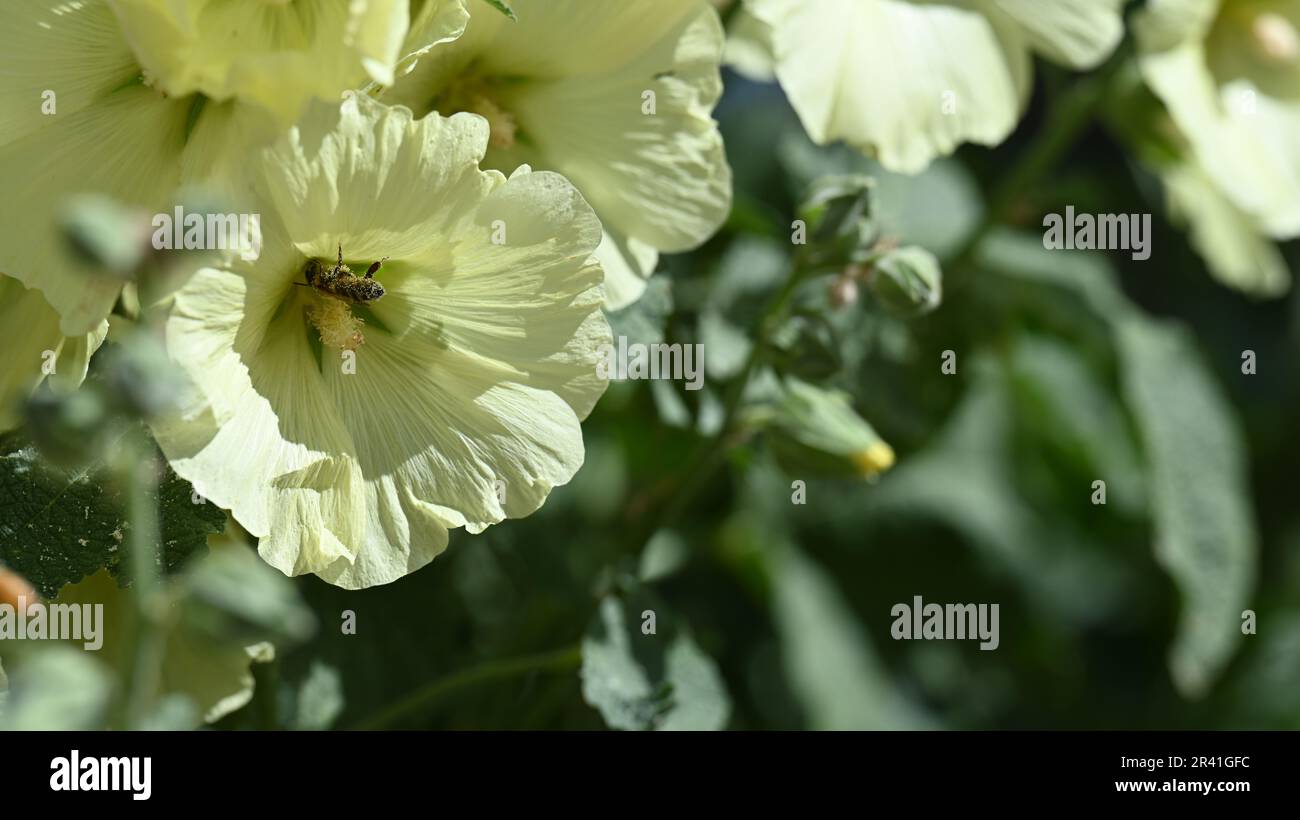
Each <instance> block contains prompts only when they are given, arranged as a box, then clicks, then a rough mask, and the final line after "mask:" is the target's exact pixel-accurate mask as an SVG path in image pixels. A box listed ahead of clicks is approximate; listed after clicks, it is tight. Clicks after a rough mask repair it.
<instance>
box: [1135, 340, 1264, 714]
mask: <svg viewBox="0 0 1300 820" xmlns="http://www.w3.org/2000/svg"><path fill="white" fill-rule="evenodd" d="M1118 342H1119V348H1120V351H1121V354H1122V356H1123V360H1124V386H1125V392H1126V395H1127V397H1128V400H1129V404H1130V406H1131V407H1132V409H1133V413H1134V415H1135V416H1136V417H1137V420H1138V425H1139V427H1140V429H1141V432H1142V438H1143V440H1144V442H1145V445H1146V456H1147V479H1148V481H1149V482H1150V493H1151V502H1152V516H1153V519H1154V523H1155V528H1156V544H1155V548H1156V558H1157V559H1158V560H1159V561H1160V563H1161V564H1162V565H1163V566H1164V567H1165V569H1166V570H1168V571H1169V574H1170V575H1172V576H1173V578H1174V580H1175V581H1177V583H1178V585H1179V587H1180V588H1181V590H1182V592H1183V617H1182V621H1181V623H1180V625H1179V630H1178V636H1177V638H1176V639H1175V640H1174V645H1173V648H1172V650H1171V651H1170V666H1171V668H1172V671H1173V676H1174V682H1175V683H1177V684H1178V687H1179V689H1181V690H1182V691H1183V693H1184V694H1187V695H1189V696H1198V695H1201V694H1203V693H1204V692H1205V691H1206V689H1207V688H1208V687H1209V686H1210V684H1211V683H1212V682H1213V681H1214V679H1215V678H1216V677H1217V676H1218V674H1219V672H1221V671H1222V669H1223V667H1224V665H1225V664H1226V663H1227V662H1228V659H1229V658H1231V657H1232V654H1233V653H1234V652H1235V651H1236V650H1237V647H1238V645H1239V643H1240V641H1241V612H1242V610H1243V609H1245V608H1246V607H1247V606H1248V605H1249V602H1250V593H1251V587H1252V586H1253V584H1254V580H1255V562H1256V550H1257V546H1256V535H1255V525H1254V520H1253V515H1252V512H1251V504H1250V488H1249V484H1248V481H1247V472H1246V461H1245V456H1244V449H1245V448H1244V444H1243V442H1242V439H1241V435H1240V433H1239V432H1238V430H1237V424H1236V420H1235V419H1234V418H1233V414H1232V410H1231V408H1230V406H1229V405H1228V403H1227V401H1226V400H1225V399H1224V398H1223V395H1222V393H1221V391H1220V389H1219V387H1218V385H1217V384H1215V383H1214V380H1213V378H1211V376H1210V374H1209V373H1208V372H1206V370H1205V367H1204V366H1203V365H1202V364H1201V361H1200V355H1199V353H1198V352H1197V350H1196V347H1195V345H1194V344H1193V343H1192V340H1191V338H1190V336H1189V335H1188V334H1187V333H1186V332H1185V331H1183V330H1182V329H1181V328H1178V327H1176V326H1171V325H1166V324H1157V323H1153V322H1151V321H1149V320H1145V319H1143V318H1140V317H1137V316H1134V317H1131V318H1127V319H1125V320H1124V321H1122V322H1121V323H1120V325H1119V328H1118Z"/></svg>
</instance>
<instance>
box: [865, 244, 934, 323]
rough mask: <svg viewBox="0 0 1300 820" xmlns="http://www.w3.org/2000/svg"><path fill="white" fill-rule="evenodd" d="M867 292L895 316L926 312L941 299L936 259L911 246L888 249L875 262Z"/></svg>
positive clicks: (909, 315)
mask: <svg viewBox="0 0 1300 820" xmlns="http://www.w3.org/2000/svg"><path fill="white" fill-rule="evenodd" d="M871 291H872V293H874V294H875V295H876V298H877V299H879V300H880V303H881V304H882V305H884V306H885V308H886V309H887V310H891V311H893V312H894V313H895V314H897V315H899V316H907V317H912V316H920V315H922V314H925V313H929V312H930V311H932V310H934V309H935V308H937V307H938V306H939V302H940V301H942V300H943V272H942V271H941V270H940V269H939V260H937V259H935V258H934V254H932V253H930V252H929V251H927V250H926V249H925V248H920V247H917V246H915V245H908V246H905V247H902V248H897V249H895V250H892V251H890V252H889V253H887V254H885V256H884V257H883V258H882V259H881V260H880V261H879V262H877V263H876V265H875V271H874V273H873V275H872V277H871Z"/></svg>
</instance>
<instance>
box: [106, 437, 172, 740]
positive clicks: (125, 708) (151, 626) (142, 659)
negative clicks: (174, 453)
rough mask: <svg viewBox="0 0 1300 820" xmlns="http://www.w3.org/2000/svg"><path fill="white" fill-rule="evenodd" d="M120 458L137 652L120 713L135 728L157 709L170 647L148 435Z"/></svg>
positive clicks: (132, 641) (128, 663)
mask: <svg viewBox="0 0 1300 820" xmlns="http://www.w3.org/2000/svg"><path fill="white" fill-rule="evenodd" d="M119 458H120V462H119V464H118V465H117V469H116V473H117V475H118V478H119V482H120V483H121V484H123V485H124V486H125V490H126V494H127V516H128V518H127V520H128V522H129V528H128V537H127V542H126V543H127V552H128V554H127V560H128V561H129V566H130V568H131V585H130V587H129V588H128V590H129V594H130V598H131V605H132V620H131V630H132V634H131V635H129V636H128V640H127V641H126V645H127V646H129V647H131V651H130V652H128V653H126V654H125V655H124V656H123V661H122V663H123V676H122V677H123V680H124V682H125V686H124V687H123V693H124V700H123V702H122V705H121V707H120V709H119V712H118V714H119V718H120V720H119V723H120V725H121V726H122V728H133V727H138V726H140V725H141V724H142V722H143V721H144V720H145V719H146V717H147V716H148V713H149V710H150V709H151V708H152V707H153V704H154V700H155V698H156V697H157V694H158V686H159V681H160V678H161V670H162V660H163V654H164V650H165V646H166V643H165V634H164V630H163V624H162V615H163V612H162V600H161V596H162V590H161V587H160V584H159V576H158V544H159V535H158V533H159V529H158V507H157V502H156V498H157V484H158V464H157V459H156V457H155V456H154V453H153V448H152V447H150V446H149V443H148V441H147V440H146V439H145V438H144V437H143V436H142V435H133V434H128V435H127V436H126V437H124V441H123V447H122V450H121V453H120V456H119Z"/></svg>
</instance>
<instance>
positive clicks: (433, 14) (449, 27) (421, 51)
mask: <svg viewBox="0 0 1300 820" xmlns="http://www.w3.org/2000/svg"><path fill="white" fill-rule="evenodd" d="M468 24H469V10H468V9H466V8H465V3H464V0H413V2H412V4H411V28H410V31H408V32H407V34H406V42H405V43H403V44H402V55H403V56H402V59H401V60H399V61H398V63H397V71H396V72H395V73H396V75H397V76H399V77H400V76H402V75H404V74H409V73H410V72H411V71H412V70H414V69H415V66H416V63H418V62H419V61H420V58H421V57H423V56H424V55H426V54H428V53H429V52H430V51H431V50H432V49H433V48H434V47H435V46H440V45H443V44H444V43H450V42H452V41H453V40H455V39H456V38H458V37H460V36H461V35H462V34H464V33H465V27H466V26H467V25H468Z"/></svg>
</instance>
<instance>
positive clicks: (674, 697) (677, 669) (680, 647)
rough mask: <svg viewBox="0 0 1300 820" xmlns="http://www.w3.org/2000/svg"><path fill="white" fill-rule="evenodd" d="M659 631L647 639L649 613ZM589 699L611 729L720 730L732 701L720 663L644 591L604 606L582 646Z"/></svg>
mask: <svg viewBox="0 0 1300 820" xmlns="http://www.w3.org/2000/svg"><path fill="white" fill-rule="evenodd" d="M651 612H652V613H654V624H655V632H654V633H653V634H646V633H645V631H644V627H643V625H644V624H646V623H648V621H647V614H646V613H651ZM581 674H582V696H583V698H585V699H586V701H587V703H589V704H591V705H592V706H593V707H595V708H596V709H597V710H598V711H599V712H600V714H601V716H602V717H603V718H604V719H605V723H607V724H608V725H609V726H610V727H612V728H614V729H632V730H645V729H656V730H717V729H722V728H723V727H725V726H726V724H727V718H728V716H729V715H730V713H731V699H730V697H729V696H728V695H727V690H726V688H725V687H724V685H723V682H722V677H721V675H720V674H719V673H718V668H717V665H716V664H715V663H714V662H713V659H712V658H710V657H709V656H708V655H706V654H704V652H703V651H701V650H700V648H699V647H698V646H696V644H695V641H694V640H692V639H691V637H690V635H689V634H688V633H687V632H686V630H685V629H683V628H681V627H679V626H677V625H675V624H673V623H672V622H670V621H669V620H668V613H667V611H666V610H665V609H664V608H663V607H662V606H661V605H658V604H657V603H656V602H655V601H654V600H653V599H651V598H650V597H649V596H648V595H645V594H643V593H641V594H636V595H633V596H629V597H627V598H619V597H615V596H609V597H607V598H605V599H604V600H603V601H601V603H600V609H599V610H598V612H597V613H596V617H595V618H594V619H593V621H592V623H591V626H590V627H589V628H588V630H587V635H586V637H585V638H584V639H583V642H582V673H581Z"/></svg>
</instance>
